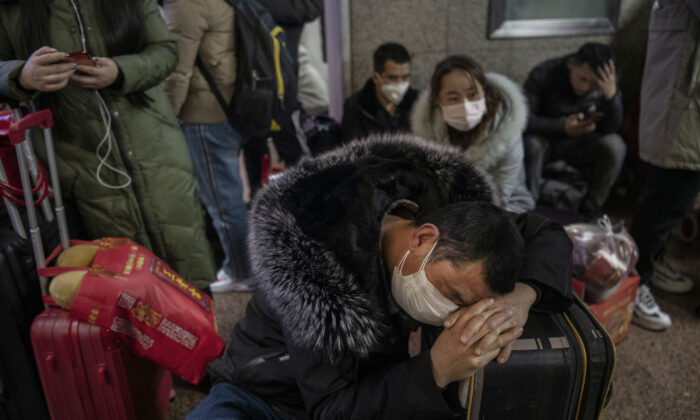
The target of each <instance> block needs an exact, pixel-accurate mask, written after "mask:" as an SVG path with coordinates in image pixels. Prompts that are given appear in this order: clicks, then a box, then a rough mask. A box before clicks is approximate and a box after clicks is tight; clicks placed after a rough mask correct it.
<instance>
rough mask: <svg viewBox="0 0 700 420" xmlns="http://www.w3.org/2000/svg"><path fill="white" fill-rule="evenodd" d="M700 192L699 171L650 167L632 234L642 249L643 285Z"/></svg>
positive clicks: (640, 252)
mask: <svg viewBox="0 0 700 420" xmlns="http://www.w3.org/2000/svg"><path fill="white" fill-rule="evenodd" d="M699 191H700V171H689V170H683V169H665V168H660V167H658V166H654V165H647V182H646V186H645V188H644V193H643V196H642V203H641V205H640V206H639V209H638V210H637V215H636V216H635V218H634V223H632V227H631V228H630V234H631V235H632V237H633V238H634V240H635V242H637V246H638V247H639V261H637V271H638V272H639V274H640V276H641V282H640V284H649V282H650V281H651V274H652V273H653V271H654V266H653V259H654V257H656V256H657V255H658V254H659V252H661V250H662V249H663V247H664V244H665V243H666V240H667V239H668V237H669V235H670V234H671V230H672V229H673V228H674V227H675V226H676V225H677V224H678V223H680V221H681V219H683V217H685V216H686V215H687V214H689V213H690V212H691V211H692V209H693V204H694V202H695V197H696V196H697V194H698V192H699Z"/></svg>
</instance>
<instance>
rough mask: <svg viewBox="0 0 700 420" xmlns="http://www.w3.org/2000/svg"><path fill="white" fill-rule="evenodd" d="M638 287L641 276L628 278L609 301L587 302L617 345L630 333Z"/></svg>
mask: <svg viewBox="0 0 700 420" xmlns="http://www.w3.org/2000/svg"><path fill="white" fill-rule="evenodd" d="M638 286H639V276H628V277H627V278H626V279H625V280H624V281H623V282H622V284H621V285H620V287H619V288H618V289H617V291H616V292H615V294H613V295H612V296H610V297H609V298H608V299H606V300H604V301H603V302H601V303H589V302H586V304H587V305H588V307H589V308H590V309H591V312H593V314H594V315H595V316H596V318H598V321H600V323H601V324H603V326H604V327H605V329H606V330H607V331H608V334H610V337H612V339H613V341H614V342H615V344H618V343H620V342H621V341H622V340H624V339H625V338H627V334H628V333H629V329H630V322H632V314H633V313H634V300H635V298H636V297H637V287H638Z"/></svg>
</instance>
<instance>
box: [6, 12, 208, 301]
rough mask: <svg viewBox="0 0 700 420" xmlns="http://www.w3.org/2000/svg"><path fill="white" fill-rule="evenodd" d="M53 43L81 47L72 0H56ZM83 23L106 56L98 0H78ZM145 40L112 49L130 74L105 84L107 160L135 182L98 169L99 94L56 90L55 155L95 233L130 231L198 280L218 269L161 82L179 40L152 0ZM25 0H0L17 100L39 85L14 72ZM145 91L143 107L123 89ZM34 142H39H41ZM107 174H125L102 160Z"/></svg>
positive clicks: (9, 85) (91, 46)
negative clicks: (123, 50)
mask: <svg viewBox="0 0 700 420" xmlns="http://www.w3.org/2000/svg"><path fill="white" fill-rule="evenodd" d="M50 3H51V4H50V8H51V17H50V19H49V22H48V27H49V38H50V41H51V42H50V44H49V46H51V47H53V48H56V49H57V50H59V51H63V52H72V51H78V50H82V49H83V48H82V46H81V41H80V29H79V27H78V23H77V20H76V18H75V15H74V12H73V8H72V6H71V3H70V0H50ZM76 3H78V4H79V7H80V9H81V14H82V19H83V24H84V26H85V29H86V32H87V35H86V36H87V45H88V52H89V53H90V54H92V55H93V56H107V51H106V47H105V44H104V39H103V38H102V35H101V33H100V32H99V31H98V30H96V29H97V24H96V17H95V13H96V10H95V3H94V2H92V1H85V0H76ZM143 7H144V16H145V27H146V28H147V29H146V38H147V40H146V47H144V49H143V50H142V51H141V52H140V53H138V54H128V55H123V56H118V57H111V58H112V59H113V60H114V61H115V62H116V63H117V64H118V65H119V68H120V70H121V72H122V73H123V75H124V82H123V84H122V86H121V87H120V89H119V90H115V89H113V88H105V89H102V90H100V93H101V94H102V97H103V98H104V100H105V102H106V103H107V106H108V107H109V109H110V111H111V117H112V126H111V127H112V135H113V139H114V141H113V146H112V150H111V154H110V156H109V159H108V162H109V163H110V164H111V165H113V166H115V167H116V168H119V169H121V170H125V171H126V172H128V173H129V174H130V176H131V178H132V184H131V186H129V187H127V188H123V189H110V188H106V187H104V186H102V185H101V184H100V183H99V182H98V181H97V179H96V177H95V173H96V171H97V166H98V163H99V161H98V158H97V157H96V156H95V150H96V148H97V146H98V144H99V143H100V141H101V140H102V137H103V136H104V132H105V129H104V124H103V121H102V119H101V118H100V113H99V108H98V102H97V95H96V94H95V92H94V91H92V90H88V89H83V88H80V87H77V86H74V85H71V84H68V85H67V86H66V87H65V88H63V89H62V90H60V91H59V92H58V93H57V94H56V103H57V106H56V109H55V116H54V117H55V120H56V125H57V126H59V125H61V127H60V129H59V130H58V132H57V136H56V155H57V160H58V169H59V173H60V178H61V187H62V190H63V193H64V195H66V196H72V197H74V198H75V201H76V202H77V205H78V209H79V212H80V215H81V217H82V219H83V223H84V224H85V228H86V231H87V235H88V237H89V238H97V237H102V236H115V237H128V238H131V239H133V240H134V241H136V242H138V243H140V244H142V245H144V246H146V247H148V248H150V249H151V250H152V251H153V252H154V253H155V254H156V255H158V256H160V257H161V258H163V259H164V260H165V261H166V262H167V263H168V264H170V265H171V266H172V267H173V268H174V269H175V270H176V271H177V272H178V273H179V274H180V275H181V276H183V277H184V278H186V279H188V280H189V281H191V282H192V283H193V284H195V285H196V286H198V287H204V286H206V285H207V284H209V283H210V282H211V281H212V280H213V279H214V276H215V268H214V261H213V257H212V253H211V248H210V245H209V243H208V242H207V239H206V236H205V231H204V223H203V222H204V218H203V213H202V210H201V207H200V204H199V199H198V197H197V195H196V189H195V185H196V184H195V180H194V178H193V176H192V168H191V161H190V157H189V154H188V151H187V147H186V144H185V141H184V138H183V137H182V134H181V132H180V128H179V125H178V122H177V120H176V119H175V117H174V115H173V112H172V109H171V107H170V103H169V102H168V99H167V97H166V96H165V94H164V91H163V89H162V87H161V86H160V82H161V81H162V80H163V79H165V78H166V77H167V76H168V74H170V72H171V71H172V70H173V69H174V68H175V65H176V64H177V52H176V48H177V47H176V44H175V41H173V40H172V38H171V37H170V34H169V32H168V30H167V28H166V26H165V24H164V22H163V20H162V18H161V16H160V13H159V10H158V7H157V4H156V1H155V0H145V1H144V3H143ZM19 15H20V13H19V5H18V3H17V2H16V1H15V2H8V1H2V2H0V95H3V96H6V97H9V98H13V99H16V100H20V101H27V100H31V99H35V98H36V97H37V96H38V95H39V93H38V92H34V93H31V92H27V91H25V90H23V89H22V88H21V87H20V86H19V84H18V82H17V79H18V76H19V74H20V71H21V69H22V66H23V65H24V60H23V59H26V58H27V57H18V55H17V54H16V51H19V45H18V42H19V38H18V37H19V36H20V34H19V28H18V23H19ZM132 92H145V94H146V95H148V97H149V98H150V99H151V101H150V105H148V106H147V107H145V108H140V107H135V106H133V105H132V104H131V102H129V100H128V99H127V98H126V97H125V95H127V94H129V93H132ZM35 149H36V150H37V151H40V150H42V149H43V148H41V147H35ZM100 176H101V178H102V179H103V180H104V181H106V182H107V183H109V184H111V185H120V184H122V183H124V178H123V177H121V176H119V175H117V174H115V173H114V172H112V171H110V170H108V169H106V168H103V169H102V170H101V172H100Z"/></svg>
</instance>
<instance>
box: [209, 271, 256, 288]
mask: <svg viewBox="0 0 700 420" xmlns="http://www.w3.org/2000/svg"><path fill="white" fill-rule="evenodd" d="M209 289H211V292H212V293H226V292H252V291H254V290H255V286H254V285H253V284H251V283H250V281H246V280H234V279H233V278H232V277H231V276H229V275H228V274H226V272H225V271H224V270H219V271H218V272H217V273H216V281H215V282H214V283H211V284H210V285H209Z"/></svg>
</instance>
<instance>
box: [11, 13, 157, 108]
mask: <svg viewBox="0 0 700 420" xmlns="http://www.w3.org/2000/svg"><path fill="white" fill-rule="evenodd" d="M68 1H70V0H68ZM74 1H75V4H76V6H77V7H78V10H79V11H80V1H79V0H74ZM92 1H94V2H95V3H96V5H95V8H94V9H95V11H96V12H97V22H96V23H97V27H98V28H100V34H101V36H102V38H103V39H104V42H105V45H106V46H107V57H114V56H118V55H123V54H131V53H137V52H139V51H141V50H142V49H143V48H144V46H145V41H146V36H145V35H146V34H145V31H146V29H145V25H144V21H145V18H144V14H143V1H144V0H119V1H115V0H92ZM50 3H51V2H50V1H47V0H19V5H20V25H19V27H18V31H19V34H17V35H18V39H19V40H20V44H19V56H20V57H19V58H21V59H27V58H29V56H30V55H32V53H33V52H34V51H36V50H37V49H39V48H40V47H42V46H44V45H48V46H52V45H51V40H50V39H49V25H48V22H49V18H50V15H51V7H50ZM81 19H84V17H83V16H81ZM84 24H85V23H84ZM86 41H87V40H86ZM88 42H89V41H88ZM89 47H90V46H89V45H88V48H89ZM66 52H70V51H66ZM45 96H47V95H42V97H45ZM52 96H53V95H48V98H44V99H46V100H47V103H46V105H48V106H50V107H51V108H54V107H53V106H51V105H53V102H54V100H53V98H51V97H52ZM128 99H129V100H130V102H132V104H133V105H137V106H138V105H146V104H147V102H148V100H147V97H146V95H145V94H144V93H140V92H139V93H135V94H131V95H129V96H128Z"/></svg>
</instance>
